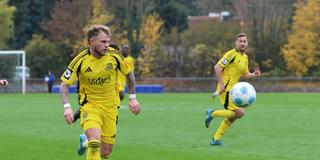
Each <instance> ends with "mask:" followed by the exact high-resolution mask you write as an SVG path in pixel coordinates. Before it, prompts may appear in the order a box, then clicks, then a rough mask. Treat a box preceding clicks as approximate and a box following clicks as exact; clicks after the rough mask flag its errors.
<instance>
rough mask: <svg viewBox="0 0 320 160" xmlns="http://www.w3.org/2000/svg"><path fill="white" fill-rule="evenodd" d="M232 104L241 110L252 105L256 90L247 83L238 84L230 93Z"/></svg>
mask: <svg viewBox="0 0 320 160" xmlns="http://www.w3.org/2000/svg"><path fill="white" fill-rule="evenodd" d="M230 95H231V100H232V102H233V103H234V104H235V105H237V106H239V107H242V108H246V107H248V106H250V105H252V104H253V102H254V101H255V100H256V90H255V89H254V87H253V86H252V85H251V84H250V83H248V82H238V83H237V84H235V85H234V86H233V87H232V89H231V92H230Z"/></svg>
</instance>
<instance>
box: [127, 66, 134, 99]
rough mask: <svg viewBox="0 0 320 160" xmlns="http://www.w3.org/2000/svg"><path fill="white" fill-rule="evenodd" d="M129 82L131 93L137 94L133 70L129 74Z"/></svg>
mask: <svg viewBox="0 0 320 160" xmlns="http://www.w3.org/2000/svg"><path fill="white" fill-rule="evenodd" d="M126 77H127V84H128V91H129V94H135V93H136V90H135V86H136V84H135V78H134V73H133V72H132V71H131V72H130V73H129V74H127V76H126Z"/></svg>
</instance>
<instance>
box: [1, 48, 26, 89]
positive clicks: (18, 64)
mask: <svg viewBox="0 0 320 160" xmlns="http://www.w3.org/2000/svg"><path fill="white" fill-rule="evenodd" d="M29 77H30V69H29V68H28V67H27V66H26V53H25V51H1V50H0V79H7V80H8V82H9V84H10V85H9V86H6V87H3V86H1V87H0V92H7V93H22V94H25V93H26V80H27V78H29Z"/></svg>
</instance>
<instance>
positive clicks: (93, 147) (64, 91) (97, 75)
mask: <svg viewBox="0 0 320 160" xmlns="http://www.w3.org/2000/svg"><path fill="white" fill-rule="evenodd" d="M110 37H111V32H110V29H109V28H108V27H106V26H103V25H94V26H92V27H91V28H90V29H89V30H88V32H87V38H88V42H89V45H90V47H89V49H86V50H84V51H83V52H81V53H79V54H78V55H77V56H76V57H75V58H74V59H73V60H72V61H71V62H70V64H69V65H68V68H67V69H66V71H65V72H64V74H63V75H62V76H61V80H62V82H61V85H60V93H61V99H62V102H63V107H64V118H65V121H66V122H67V123H68V124H72V123H73V121H74V119H73V111H72V108H71V105H70V103H69V100H68V88H69V86H70V85H72V84H73V83H75V82H76V81H77V80H78V88H79V104H80V105H81V109H80V110H81V118H80V125H81V127H82V129H83V130H84V132H85V135H81V136H80V146H79V149H78V154H79V155H82V154H84V153H85V151H86V150H87V156H86V157H87V158H86V159H87V160H99V159H100V157H102V158H108V157H109V156H110V154H111V152H112V148H113V144H114V143H115V137H116V123H117V116H118V105H119V96H118V91H117V75H118V74H119V72H121V73H123V74H124V75H126V77H127V81H128V87H129V109H130V110H131V111H132V112H133V113H134V114H136V115H137V114H139V112H140V105H139V103H138V101H137V100H136V95H135V80H134V74H133V72H131V71H130V68H129V66H128V65H126V64H125V63H124V62H123V59H122V58H121V57H120V56H119V55H117V54H113V53H112V52H110V51H108V46H109V43H110Z"/></svg>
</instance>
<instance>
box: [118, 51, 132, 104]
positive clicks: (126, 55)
mask: <svg viewBox="0 0 320 160" xmlns="http://www.w3.org/2000/svg"><path fill="white" fill-rule="evenodd" d="M129 52H130V51H129V46H128V45H124V46H123V47H122V49H121V54H122V56H123V57H124V62H125V63H127V64H128V65H129V67H130V70H131V71H132V72H134V59H133V57H131V56H130V55H129ZM118 85H119V96H120V100H122V99H123V98H124V88H125V86H126V78H125V76H124V75H123V74H119V75H118Z"/></svg>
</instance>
